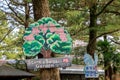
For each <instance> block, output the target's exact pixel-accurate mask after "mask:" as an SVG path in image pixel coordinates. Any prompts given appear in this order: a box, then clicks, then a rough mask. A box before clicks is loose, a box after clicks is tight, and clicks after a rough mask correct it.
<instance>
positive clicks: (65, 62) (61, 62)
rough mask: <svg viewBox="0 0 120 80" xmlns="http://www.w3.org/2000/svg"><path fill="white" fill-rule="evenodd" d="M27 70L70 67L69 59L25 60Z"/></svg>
mask: <svg viewBox="0 0 120 80" xmlns="http://www.w3.org/2000/svg"><path fill="white" fill-rule="evenodd" d="M25 62H26V63H27V67H28V69H39V68H57V67H69V66H71V59H70V58H68V57H65V58H42V59H28V60H25Z"/></svg>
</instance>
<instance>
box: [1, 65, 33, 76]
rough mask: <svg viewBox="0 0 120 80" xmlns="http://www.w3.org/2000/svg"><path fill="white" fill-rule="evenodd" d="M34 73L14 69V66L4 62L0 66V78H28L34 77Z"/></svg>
mask: <svg viewBox="0 0 120 80" xmlns="http://www.w3.org/2000/svg"><path fill="white" fill-rule="evenodd" d="M34 76H35V75H34V74H31V73H28V72H25V71H22V70H19V69H15V68H14V67H12V66H10V65H7V64H4V65H1V66H0V78H4V77H5V78H6V77H7V78H8V77H9V78H15V77H16V78H30V77H34Z"/></svg>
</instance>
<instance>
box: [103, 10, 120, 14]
mask: <svg viewBox="0 0 120 80" xmlns="http://www.w3.org/2000/svg"><path fill="white" fill-rule="evenodd" d="M105 13H113V14H116V15H120V12H117V11H109V10H106V11H105Z"/></svg>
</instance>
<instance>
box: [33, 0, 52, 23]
mask: <svg viewBox="0 0 120 80" xmlns="http://www.w3.org/2000/svg"><path fill="white" fill-rule="evenodd" d="M32 3H33V13H34V20H35V21H37V20H38V19H40V18H42V17H49V16H50V11H49V5H48V0H32Z"/></svg>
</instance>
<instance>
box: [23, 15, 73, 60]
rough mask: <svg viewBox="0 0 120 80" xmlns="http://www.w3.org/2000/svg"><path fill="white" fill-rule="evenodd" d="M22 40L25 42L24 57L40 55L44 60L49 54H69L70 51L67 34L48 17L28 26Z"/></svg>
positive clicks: (70, 44) (70, 42) (70, 43)
mask: <svg viewBox="0 0 120 80" xmlns="http://www.w3.org/2000/svg"><path fill="white" fill-rule="evenodd" d="M23 39H24V40H25V42H24V44H23V51H24V54H25V55H26V56H36V55H38V54H39V53H41V54H42V55H43V57H44V58H49V57H50V53H51V52H54V53H59V54H69V53H70V52H71V49H72V39H71V37H70V35H69V33H68V32H67V31H66V30H65V29H64V27H62V26H61V25H60V24H58V23H57V22H56V21H55V20H53V19H52V18H50V17H43V18H42V19H40V20H38V21H37V22H35V23H32V24H30V26H29V27H28V28H26V30H25V34H24V37H23ZM43 51H44V52H43ZM45 51H47V53H45Z"/></svg>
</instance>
